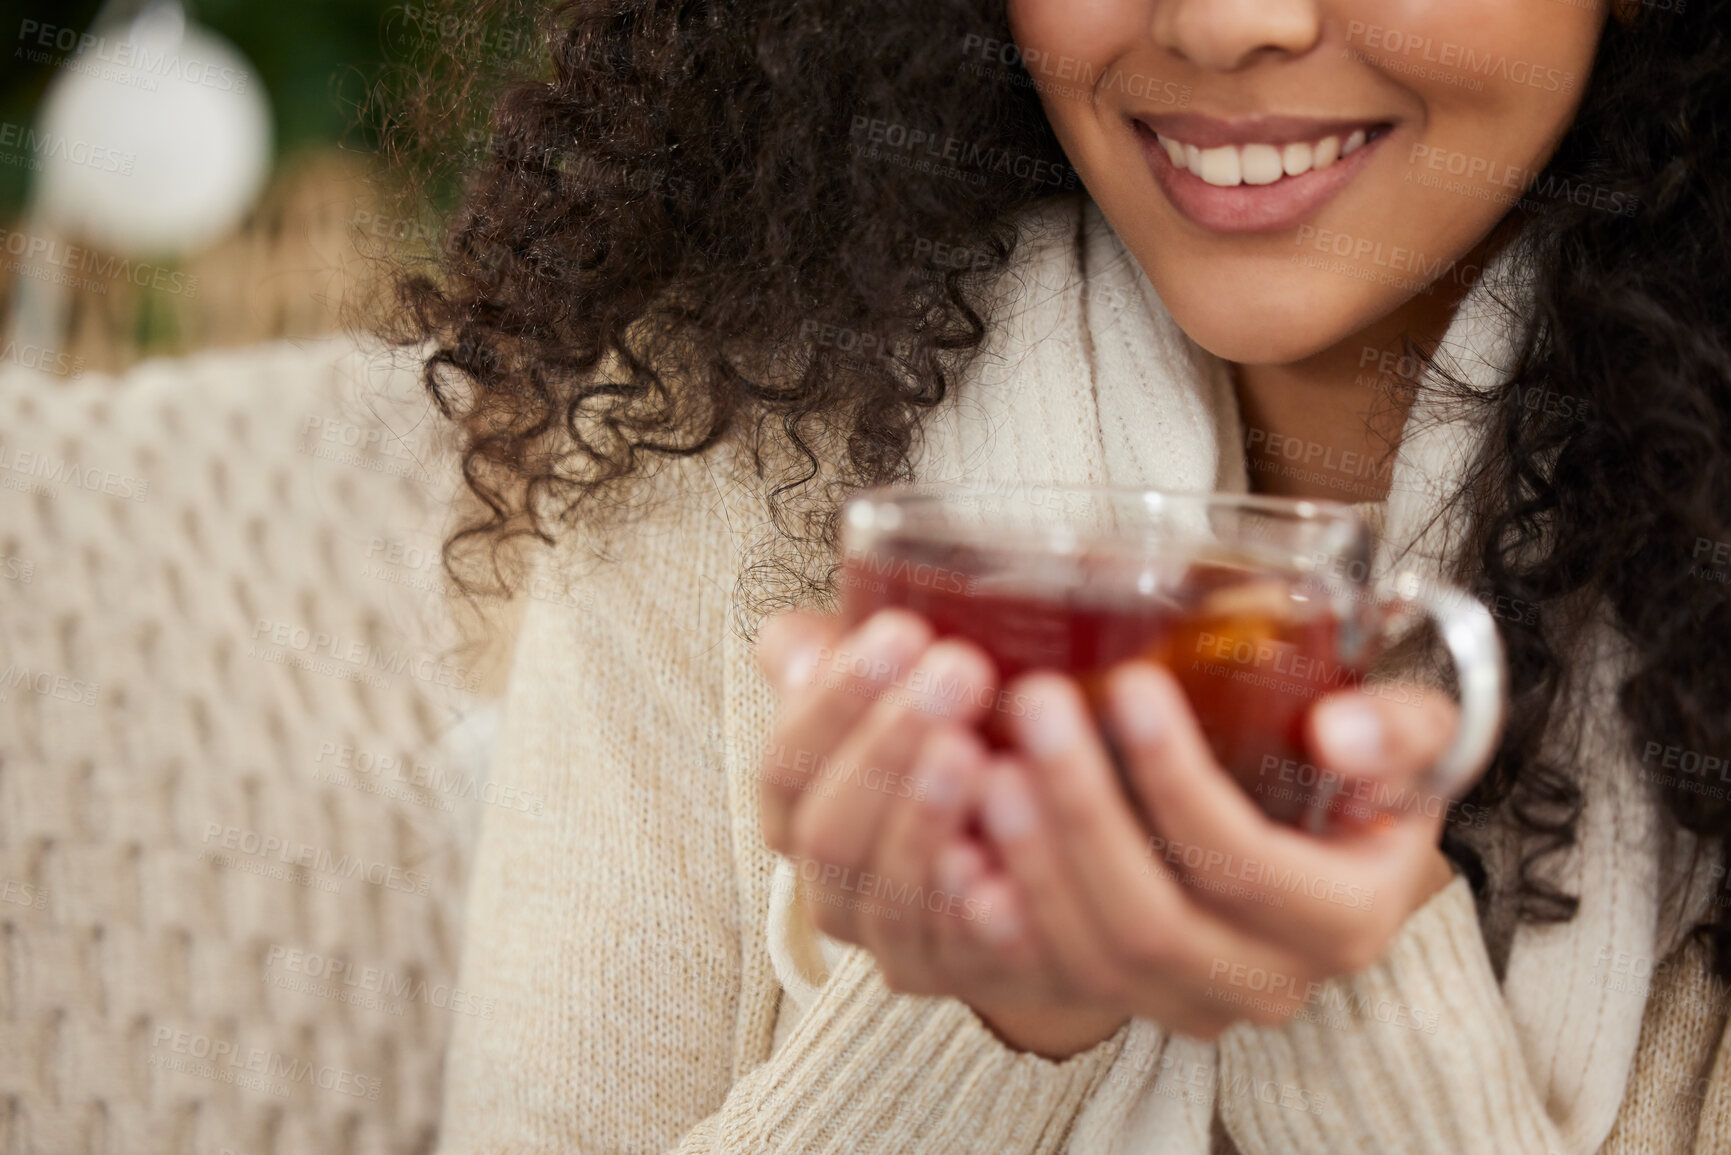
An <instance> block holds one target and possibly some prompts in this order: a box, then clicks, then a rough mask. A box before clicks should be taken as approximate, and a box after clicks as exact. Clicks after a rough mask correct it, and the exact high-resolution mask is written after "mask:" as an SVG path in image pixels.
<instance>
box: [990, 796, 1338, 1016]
mask: <svg viewBox="0 0 1731 1155" xmlns="http://www.w3.org/2000/svg"><path fill="white" fill-rule="evenodd" d="M1032 776H1033V775H1032V774H1031V773H1030V772H1029V771H1027V770H1022V769H1020V768H1018V767H1017V766H1016V764H1015V763H1014V762H1007V763H1005V764H1002V765H1001V766H1000V767H999V768H997V769H994V770H989V771H988V772H987V780H986V791H987V793H986V805H985V808H984V815H985V825H986V828H987V830H988V832H989V833H990V834H991V836H992V837H993V839H994V840H995V841H997V842H998V843H999V848H1000V852H1001V854H1002V857H1003V859H1004V861H1005V863H1006V864H1007V866H1006V869H1007V872H1008V874H1009V875H1010V876H1011V878H1013V879H1014V881H1015V883H1016V889H1017V891H1018V892H1019V893H1020V894H1021V895H1022V896H1023V902H1022V909H1023V910H1025V911H1026V912H1027V918H1028V921H1029V923H1030V925H1031V927H1032V929H1033V933H1034V937H1035V938H1036V939H1037V941H1038V944H1039V947H1040V949H1041V950H1042V951H1043V952H1045V953H1046V954H1047V955H1049V956H1050V957H1051V958H1052V959H1053V962H1054V965H1055V967H1056V968H1057V970H1058V971H1059V973H1060V974H1061V975H1062V976H1063V979H1064V981H1063V983H1062V985H1061V986H1060V988H1059V990H1060V993H1062V994H1064V995H1067V996H1070V997H1072V998H1075V999H1077V1000H1078V1001H1082V1002H1088V1003H1100V1004H1104V1005H1108V1006H1112V1007H1116V1008H1121V1009H1124V1010H1126V1011H1127V1012H1128V1013H1132V1014H1137V1015H1140V1016H1142V1017H1145V1018H1151V1019H1154V1020H1156V1021H1158V1022H1160V1023H1162V1024H1164V1025H1165V1026H1167V1027H1169V1028H1171V1029H1173V1030H1176V1031H1179V1032H1181V1033H1183V1034H1187V1035H1192V1036H1195V1037H1203V1038H1206V1037H1212V1036H1213V1035H1215V1034H1217V1033H1218V1032H1219V1031H1220V1030H1222V1029H1223V1028H1224V1027H1225V1026H1226V1025H1228V1024H1229V1023H1230V1022H1232V1021H1233V1020H1234V1019H1238V1018H1250V1019H1253V1020H1255V1021H1257V1022H1264V1023H1273V1022H1279V1021H1283V1020H1284V1019H1285V1018H1286V1017H1288V1016H1289V1015H1290V1014H1291V1013H1292V1011H1294V1010H1295V1009H1296V1008H1297V1005H1298V1002H1297V1001H1296V1000H1297V999H1298V998H1299V997H1300V996H1301V995H1302V993H1303V987H1302V984H1301V983H1300V982H1299V981H1298V976H1300V975H1302V974H1304V973H1306V968H1305V967H1304V965H1303V963H1302V961H1301V960H1300V959H1298V958H1296V957H1294V956H1292V955H1290V954H1288V953H1286V952H1283V951H1279V950H1274V949H1270V948H1268V947H1265V946H1264V945H1263V944H1260V943H1257V942H1254V941H1252V940H1250V939H1248V938H1246V937H1244V936H1243V935H1240V934H1238V933H1236V932H1234V931H1233V930H1232V929H1231V928H1229V927H1227V926H1225V925H1224V924H1222V923H1220V922H1219V921H1218V920H1217V919H1215V918H1214V917H1213V916H1211V915H1209V914H1208V913H1207V912H1206V911H1203V910H1202V909H1200V908H1199V907H1196V906H1195V905H1194V904H1191V903H1188V902H1186V901H1185V900H1184V897H1183V895H1182V894H1181V893H1180V892H1179V891H1178V889H1177V887H1176V885H1175V884H1174V883H1172V882H1171V881H1170V880H1163V879H1159V878H1157V877H1155V876H1153V875H1152V874H1151V873H1147V872H1145V873H1144V874H1143V875H1142V876H1141V877H1139V878H1137V879H1135V880H1132V881H1130V882H1128V883H1125V884H1123V885H1121V886H1119V887H1118V888H1117V889H1115V890H1113V891H1111V892H1109V893H1107V894H1084V892H1083V889H1082V886H1081V885H1079V884H1078V881H1077V877H1076V875H1077V873H1079V872H1077V871H1076V870H1075V867H1076V866H1077V865H1078V864H1077V863H1076V862H1074V861H1073V860H1072V857H1071V855H1070V854H1069V853H1068V851H1067V848H1065V847H1064V846H1063V845H1062V844H1061V843H1060V841H1059V840H1058V838H1057V837H1056V834H1055V831H1054V830H1053V829H1051V828H1050V827H1049V826H1048V825H1047V819H1046V815H1045V814H1044V813H1043V812H1042V810H1041V808H1040V807H1039V806H1038V805H1037V801H1036V794H1035V791H1034V787H1033V785H1032V783H1031V782H1030V781H1028V779H1029V778H1031V777H1032ZM1102 905H1105V906H1108V907H1111V908H1113V909H1112V910H1110V911H1108V912H1107V918H1106V923H1107V924H1109V925H1103V924H1102V922H1101V920H1100V919H1099V918H1097V917H1095V914H1096V912H1098V911H1100V910H1101V908H1102ZM1110 927H1116V928H1118V929H1117V930H1116V931H1114V930H1112V929H1110ZM1235 968H1236V970H1237V971H1239V972H1246V970H1247V968H1248V970H1254V971H1256V972H1257V973H1259V974H1263V975H1268V974H1280V975H1289V976H1293V981H1292V982H1291V983H1280V984H1264V989H1263V991H1262V992H1261V993H1260V994H1259V995H1258V997H1257V999H1256V1000H1255V1001H1254V1004H1253V1005H1239V1004H1235V1003H1234V1002H1233V1001H1232V1000H1231V999H1230V998H1229V997H1227V996H1228V995H1229V994H1230V989H1229V987H1228V986H1227V979H1228V977H1229V976H1230V975H1231V974H1232V973H1234V970H1235Z"/></svg>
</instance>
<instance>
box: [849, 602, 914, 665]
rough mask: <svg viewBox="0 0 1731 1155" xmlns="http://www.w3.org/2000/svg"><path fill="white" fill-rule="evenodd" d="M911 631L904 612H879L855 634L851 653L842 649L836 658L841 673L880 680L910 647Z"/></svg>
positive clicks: (911, 627)
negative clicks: (843, 669)
mask: <svg viewBox="0 0 1731 1155" xmlns="http://www.w3.org/2000/svg"><path fill="white" fill-rule="evenodd" d="M914 633H915V630H914V622H913V620H912V619H911V618H910V617H909V616H908V615H907V614H905V613H898V612H895V611H887V612H885V611H880V612H878V613H876V614H873V615H872V617H871V619H870V620H869V621H867V622H866V624H865V625H864V626H863V627H861V629H860V631H859V633H858V634H857V635H855V637H854V639H853V652H852V653H848V652H846V651H842V652H840V653H838V654H836V658H837V659H838V660H839V661H840V662H841V663H842V665H843V666H844V668H845V672H847V673H850V674H853V675H854V676H855V677H860V678H869V679H870V680H872V681H874V682H881V681H883V680H884V679H885V678H888V677H889V676H890V675H892V674H894V673H895V671H896V666H897V659H899V658H901V657H902V656H903V653H904V652H905V651H907V650H910V649H912V648H913V645H912V642H913V640H914Z"/></svg>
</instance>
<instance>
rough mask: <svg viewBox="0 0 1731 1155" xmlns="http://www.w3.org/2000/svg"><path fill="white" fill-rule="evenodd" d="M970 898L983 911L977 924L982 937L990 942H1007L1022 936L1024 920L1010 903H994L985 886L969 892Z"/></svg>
mask: <svg viewBox="0 0 1731 1155" xmlns="http://www.w3.org/2000/svg"><path fill="white" fill-rule="evenodd" d="M968 898H970V899H972V900H973V901H974V903H975V905H976V907H977V908H978V909H979V910H981V911H982V912H983V913H982V914H981V916H980V920H979V922H978V923H976V924H975V925H977V926H978V927H979V928H980V937H981V938H983V939H985V940H986V941H987V942H990V943H1006V942H1013V941H1014V940H1015V939H1017V938H1019V937H1021V934H1022V920H1021V919H1020V918H1017V917H1016V912H1015V910H1013V909H1012V908H1011V906H1010V904H1009V903H999V904H996V905H994V904H993V902H992V896H991V895H990V894H989V893H987V891H986V890H985V888H983V887H980V888H975V889H974V890H973V891H971V892H969V894H968Z"/></svg>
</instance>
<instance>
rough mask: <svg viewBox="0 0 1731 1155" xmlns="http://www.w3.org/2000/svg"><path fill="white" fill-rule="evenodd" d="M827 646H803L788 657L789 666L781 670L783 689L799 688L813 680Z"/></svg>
mask: <svg viewBox="0 0 1731 1155" xmlns="http://www.w3.org/2000/svg"><path fill="white" fill-rule="evenodd" d="M824 650H825V647H823V646H802V647H801V648H800V649H798V650H796V651H795V652H794V654H793V657H791V658H789V659H788V663H787V667H786V668H785V669H784V670H782V672H781V684H782V688H783V689H787V690H797V689H799V688H800V687H801V686H804V685H805V684H806V683H808V682H810V681H811V676H812V675H813V674H815V673H817V666H818V663H819V662H820V661H822V660H823V655H824Z"/></svg>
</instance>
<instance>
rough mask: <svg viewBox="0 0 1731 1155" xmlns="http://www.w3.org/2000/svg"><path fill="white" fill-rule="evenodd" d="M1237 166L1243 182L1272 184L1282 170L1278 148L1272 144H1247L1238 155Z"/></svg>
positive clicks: (1278, 177)
mask: <svg viewBox="0 0 1731 1155" xmlns="http://www.w3.org/2000/svg"><path fill="white" fill-rule="evenodd" d="M1238 166H1239V168H1240V169H1241V170H1242V171H1243V173H1244V183H1245V184H1273V183H1274V182H1275V181H1277V180H1279V179H1280V178H1281V177H1282V176H1283V175H1284V172H1283V170H1282V168H1281V164H1280V150H1279V149H1278V148H1275V147H1274V146H1273V145H1272V144H1247V145H1245V146H1244V148H1243V150H1242V151H1241V152H1240V153H1239V156H1238Z"/></svg>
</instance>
